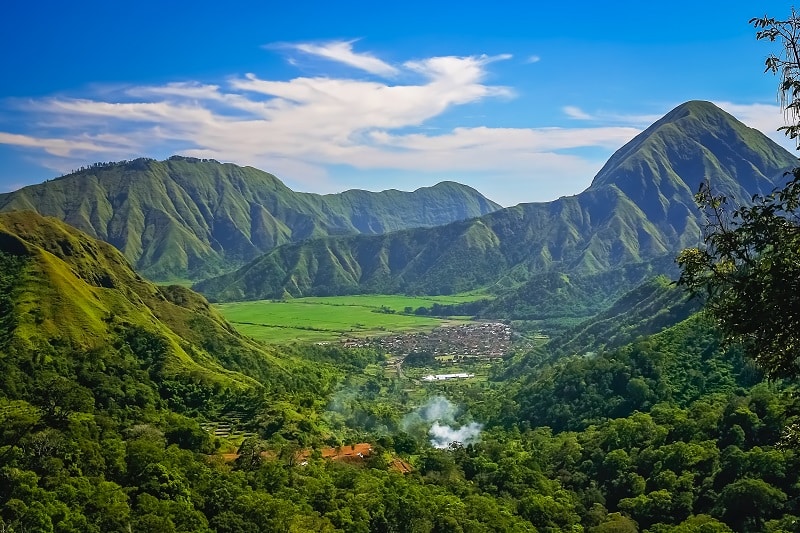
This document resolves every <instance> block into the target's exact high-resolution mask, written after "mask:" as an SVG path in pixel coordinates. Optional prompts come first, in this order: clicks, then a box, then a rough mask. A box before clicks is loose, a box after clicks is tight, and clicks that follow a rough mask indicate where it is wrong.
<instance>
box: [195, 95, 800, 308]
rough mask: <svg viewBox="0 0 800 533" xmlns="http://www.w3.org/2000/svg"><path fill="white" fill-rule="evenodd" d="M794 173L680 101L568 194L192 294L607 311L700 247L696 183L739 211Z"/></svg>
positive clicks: (266, 264)
mask: <svg viewBox="0 0 800 533" xmlns="http://www.w3.org/2000/svg"><path fill="white" fill-rule="evenodd" d="M796 164H797V159H796V158H795V157H794V156H793V155H792V154H791V153H789V152H788V151H786V150H785V149H783V148H781V147H780V146H779V145H777V144H776V143H774V142H773V141H771V140H770V139H769V138H767V137H766V136H765V135H763V134H762V133H760V132H759V131H757V130H755V129H752V128H749V127H747V126H745V125H744V124H742V123H741V122H740V121H738V120H737V119H735V118H734V117H733V116H731V115H730V114H728V113H726V112H724V111H723V110H721V109H719V108H718V107H717V106H715V105H714V104H712V103H710V102H704V101H691V102H687V103H684V104H682V105H680V106H678V107H677V108H675V109H673V110H672V111H670V112H669V113H668V114H666V115H665V116H664V117H663V118H661V119H660V120H658V121H657V122H656V123H654V124H653V125H652V126H650V127H649V128H647V129H646V130H645V131H643V132H642V133H641V134H639V135H638V136H636V137H635V138H634V139H633V140H632V141H630V142H629V143H628V144H626V145H625V146H623V147H622V148H621V149H619V150H618V151H617V152H616V153H615V154H614V155H613V156H612V157H611V158H610V159H609V161H608V162H607V163H606V165H605V166H604V167H603V168H602V169H601V170H600V172H599V173H598V174H597V175H596V176H595V178H594V180H593V181H592V183H591V185H590V186H589V187H588V188H587V189H586V190H585V191H583V192H582V193H580V194H577V195H574V196H569V197H562V198H559V199H557V200H555V201H552V202H543V203H528V204H520V205H517V206H515V207H510V208H506V209H502V210H499V211H495V212H493V213H490V214H487V215H483V216H481V217H476V218H472V219H469V220H464V221H458V222H453V223H451V224H448V225H444V226H438V227H433V228H415V229H408V230H402V231H396V232H392V233H386V234H382V235H369V236H368V235H350V236H329V237H324V238H320V239H315V240H312V241H305V242H301V243H293V244H286V245H282V246H278V247H276V248H275V249H273V250H271V251H270V252H268V253H266V254H265V255H263V256H262V257H259V258H257V259H255V260H253V261H252V262H250V263H249V264H247V265H245V266H243V267H242V268H241V269H239V270H237V271H235V272H231V273H228V274H225V275H222V276H219V277H216V278H212V279H209V280H205V281H203V282H200V283H198V284H197V285H196V289H197V290H199V291H201V292H203V293H204V294H206V295H207V296H208V297H210V298H213V299H217V300H242V299H259V298H282V297H286V296H295V297H296V296H308V295H331V294H347V293H368V292H386V293H394V292H405V293H425V294H447V293H455V292H460V291H465V290H471V289H475V288H478V287H487V286H488V287H490V288H492V289H493V290H494V291H496V292H498V293H499V294H501V295H503V298H504V299H499V300H496V301H495V302H494V303H493V304H492V305H494V306H498V305H502V306H503V309H505V311H506V313H505V314H509V313H508V310H509V309H511V310H512V312H511V314H512V315H513V314H514V312H515V311H514V310H517V311H519V310H520V308H524V307H526V306H527V307H528V308H530V307H540V308H541V307H542V306H545V307H546V306H547V305H548V304H553V305H557V302H558V301H559V299H560V300H563V299H564V298H563V297H560V296H559V294H562V296H563V293H564V291H569V290H582V291H583V292H585V293H586V294H587V295H588V296H587V297H586V299H587V300H589V299H594V300H598V299H600V300H602V301H605V302H608V303H610V302H611V301H613V299H614V298H616V297H619V296H620V295H621V294H622V293H623V292H625V291H626V290H628V289H630V288H631V287H632V286H634V285H635V284H638V283H640V282H642V281H644V280H645V279H647V278H648V277H651V276H652V275H655V274H659V273H663V272H665V271H669V269H670V268H672V266H673V257H674V255H675V253H676V252H677V251H679V250H680V249H682V248H684V247H687V246H691V245H696V244H697V243H698V241H699V237H700V233H701V225H702V223H703V222H702V220H701V216H700V213H699V212H698V209H697V208H696V206H695V203H694V194H695V193H696V191H697V190H698V187H699V185H700V184H701V183H702V182H704V181H707V182H708V183H709V184H710V185H711V187H712V188H713V190H714V191H715V192H717V193H721V194H724V195H726V196H728V197H730V198H732V199H733V200H734V201H736V202H747V201H749V199H750V198H751V196H752V195H753V194H754V193H765V192H769V191H771V190H772V189H773V188H775V187H776V186H777V185H782V184H783V180H784V178H783V176H784V172H785V171H786V170H788V169H790V168H792V167H793V166H796ZM576 281H580V283H582V284H583V285H584V286H586V285H589V286H591V288H592V289H593V290H594V292H595V293H597V294H590V293H592V291H587V290H585V287H584V288H581V287H578V286H576V285H575V283H576ZM580 283H579V285H580ZM545 289H547V290H545ZM598 296H599V297H600V298H598ZM548 299H549V302H548ZM573 304H574V302H573ZM597 310H598V309H596V308H595V309H592V310H591V312H596V311H597ZM535 312H536V311H535V310H531V309H528V310H527V311H525V310H522V311H519V312H518V313H517V314H518V315H520V316H517V317H516V318H524V317H526V316H528V317H529V315H530V313H535ZM586 314H589V312H588V311H587V313H586Z"/></svg>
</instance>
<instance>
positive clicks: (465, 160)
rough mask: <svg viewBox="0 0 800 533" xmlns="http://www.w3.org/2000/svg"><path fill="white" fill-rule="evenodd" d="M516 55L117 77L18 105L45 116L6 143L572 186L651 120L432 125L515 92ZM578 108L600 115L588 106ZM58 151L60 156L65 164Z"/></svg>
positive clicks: (303, 169) (281, 170)
mask: <svg viewBox="0 0 800 533" xmlns="http://www.w3.org/2000/svg"><path fill="white" fill-rule="evenodd" d="M329 44H330V43H329ZM319 46H322V45H319ZM337 46H338V47H336V46H327V48H325V49H326V50H329V51H330V50H333V51H334V52H335V53H337V54H339V55H338V56H337V57H340V58H348V57H350V56H348V55H347V53H349V52H348V50H350V51H351V48H349V47H350V44H347V46H345V45H343V44H342V43H339V45H337ZM309 50H316V52H319V53H320V54H321V50H317V49H313V48H310V49H309ZM334 52H331V53H332V54H333V53H334ZM309 53H312V52H309ZM353 55H354V56H358V58H360V59H359V61H362V60H363V59H364V58H365V57H366V58H368V57H371V56H369V55H365V54H353ZM510 57H511V56H509V55H498V56H486V55H479V56H466V57H456V56H447V57H431V58H423V59H417V60H414V61H407V62H405V63H403V64H402V65H401V66H400V67H399V70H398V72H399V73H401V74H402V76H398V77H397V79H401V78H402V79H403V80H416V81H407V82H405V83H384V82H378V81H370V80H358V79H349V78H333V77H297V78H293V79H289V80H273V79H264V78H262V77H259V76H257V75H255V74H246V75H243V76H233V77H231V78H229V79H227V80H226V81H225V82H223V83H220V84H208V83H203V82H200V81H195V82H175V83H167V84H164V85H159V86H137V87H115V88H111V89H106V90H104V91H103V92H102V93H100V95H99V96H95V97H91V98H90V97H82V98H65V97H50V98H45V99H41V100H33V101H29V102H28V103H27V104H26V105H25V106H17V107H18V109H17V110H18V111H20V112H22V113H25V114H27V116H28V117H29V120H27V121H26V123H27V124H30V125H31V127H30V128H29V129H27V130H26V131H25V132H24V133H11V132H7V133H0V143H2V144H8V145H15V146H19V147H23V148H27V149H28V150H33V151H36V150H38V151H40V152H44V153H46V154H50V155H51V156H53V157H55V156H58V157H62V158H64V160H65V161H64V165H63V166H68V167H69V168H76V167H77V166H80V163H78V164H76V161H78V162H80V161H81V160H83V162H84V164H85V163H90V162H93V161H97V160H110V159H127V158H133V157H139V156H142V155H147V156H159V155H168V154H169V153H181V154H185V155H194V156H197V157H210V158H214V159H218V160H221V161H233V162H236V163H239V164H249V165H252V166H256V167H258V168H263V169H265V170H267V171H270V172H273V173H275V174H277V175H278V176H280V177H282V178H283V179H288V180H289V181H290V182H292V185H293V186H295V187H296V186H297V185H299V187H300V188H301V189H304V190H312V191H317V192H333V191H336V190H341V188H342V187H339V186H337V182H336V181H335V179H334V178H333V177H332V175H331V169H332V168H337V169H341V168H343V167H344V168H352V169H354V170H355V171H358V172H369V171H373V170H374V171H402V172H405V173H407V174H408V175H409V176H414V175H423V174H424V175H426V176H431V175H435V176H437V177H441V178H442V179H444V178H447V179H460V176H461V175H470V176H473V177H474V176H483V177H486V178H487V179H488V177H493V178H494V182H497V183H500V181H499V180H500V178H502V179H506V178H507V179H510V180H516V181H517V182H518V183H523V182H524V183H525V184H526V188H527V189H532V188H535V187H536V185H534V183H538V182H541V188H542V189H545V188H547V187H550V185H549V184H545V183H544V182H546V181H553V180H554V179H555V178H558V181H559V183H561V184H562V185H563V184H564V183H574V182H577V181H581V180H582V181H585V182H588V180H589V179H590V178H591V176H592V175H593V173H594V172H595V171H596V170H597V169H598V168H599V166H600V164H602V161H600V160H594V159H587V158H585V157H580V156H578V155H576V154H575V153H574V150H575V149H580V148H585V147H594V148H599V149H600V150H601V151H611V150H613V149H615V148H617V147H619V146H621V145H622V144H624V143H625V142H626V141H628V140H630V139H631V138H632V137H633V136H634V135H636V134H637V133H638V132H639V128H638V127H631V126H630V125H629V124H625V123H622V125H619V126H610V127H609V126H604V127H585V128H497V127H488V126H479V127H456V128H451V129H445V130H440V129H436V128H430V126H431V125H432V124H431V121H432V120H433V119H435V118H436V117H439V116H440V115H442V114H443V113H445V112H447V111H448V110H451V109H453V108H456V107H458V106H464V105H468V104H472V103H478V102H482V101H485V100H487V99H491V98H509V97H512V96H513V91H512V89H510V88H508V87H504V86H499V85H492V84H489V83H487V82H486V78H487V68H488V66H489V65H490V64H491V63H493V62H495V61H501V60H507V59H509V58H510ZM373 59H375V61H377V62H378V63H375V62H369V61H363V62H362V63H360V64H361V65H362V66H361V68H362V69H364V70H369V69H372V71H376V72H377V71H378V70H381V69H382V68H383V69H384V70H386V69H385V68H384V67H380V64H381V63H382V62H381V61H380V60H378V59H377V58H373ZM341 60H342V61H344V59H341ZM350 60H353V61H355V60H354V59H353V58H350ZM344 62H346V61H344ZM364 65H366V66H364ZM400 69H402V70H400ZM386 72H388V71H386ZM565 112H566V113H567V114H571V115H572V116H585V117H590V115H589V114H588V113H584V112H583V111H581V110H580V109H579V108H577V107H571V108H565ZM53 157H51V162H50V164H49V165H50V166H56V165H55V163H56V162H54V161H53V160H52V159H53ZM410 180H411V178H410V179H409V181H410ZM427 184H429V183H427ZM404 185H405V184H404ZM420 185H423V184H420ZM474 185H475V186H478V188H479V189H480V190H482V191H484V190H485V189H486V188H487V187H484V185H480V186H479V185H478V184H477V183H474ZM492 187H494V185H492V186H490V187H488V189H491V188H492ZM371 188H384V187H381V186H372V187H371ZM497 189H498V193H497V194H496V195H495V196H494V199H496V200H497V201H500V202H503V203H505V204H511V203H517V202H519V201H526V200H531V199H532V198H530V197H529V196H527V194H525V195H522V196H520V194H519V192H517V191H513V190H510V189H509V188H508V187H505V189H503V187H500V186H499V185H498V186H497ZM570 190H571V192H577V190H576V189H574V188H573V189H570ZM556 192H557V194H563V193H566V192H569V191H565V190H563V189H562V190H558V191H556ZM503 196H505V197H503ZM490 197H492V195H490Z"/></svg>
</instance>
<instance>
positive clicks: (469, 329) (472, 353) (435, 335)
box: [344, 322, 511, 360]
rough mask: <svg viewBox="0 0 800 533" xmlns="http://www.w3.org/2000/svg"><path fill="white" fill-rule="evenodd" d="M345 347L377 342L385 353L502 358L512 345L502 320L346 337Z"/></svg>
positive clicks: (506, 326)
mask: <svg viewBox="0 0 800 533" xmlns="http://www.w3.org/2000/svg"><path fill="white" fill-rule="evenodd" d="M344 345H345V346H346V347H364V346H370V345H372V346H374V345H378V346H379V347H381V348H382V349H383V350H384V351H386V353H388V354H391V355H394V356H405V355H408V354H410V353H415V352H416V353H422V352H424V353H430V354H432V355H434V356H452V357H453V358H454V359H455V360H460V359H466V358H481V359H501V358H503V357H504V356H505V355H506V354H507V353H508V351H509V350H510V348H511V326H509V325H508V324H504V323H502V322H470V323H468V324H461V325H457V326H442V327H439V328H436V329H434V330H433V331H430V332H427V333H409V334H404V335H388V336H385V337H378V338H372V339H347V340H345V341H344Z"/></svg>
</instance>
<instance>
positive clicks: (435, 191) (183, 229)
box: [0, 156, 500, 280]
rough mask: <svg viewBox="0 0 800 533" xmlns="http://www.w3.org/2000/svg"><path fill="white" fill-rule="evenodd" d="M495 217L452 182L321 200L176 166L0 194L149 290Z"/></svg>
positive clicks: (115, 168) (149, 166) (109, 168)
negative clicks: (131, 270) (259, 261)
mask: <svg viewBox="0 0 800 533" xmlns="http://www.w3.org/2000/svg"><path fill="white" fill-rule="evenodd" d="M499 208H500V206H499V205H498V204H496V203H494V202H492V201H490V200H488V199H486V198H485V197H484V196H483V195H481V194H480V193H478V192H477V191H475V190H474V189H472V188H470V187H467V186H465V185H461V184H458V183H454V182H442V183H439V184H437V185H434V186H433V187H424V188H421V189H418V190H416V191H414V192H402V191H397V190H388V191H382V192H368V191H362V190H350V191H345V192H342V193H338V194H327V195H319V194H310V193H300V192H295V191H292V190H291V189H289V188H288V187H286V186H285V185H284V184H283V183H282V182H281V181H280V180H278V178H276V177H275V176H273V175H271V174H268V173H266V172H263V171H261V170H257V169H255V168H252V167H240V166H237V165H234V164H229V163H228V164H221V163H218V162H217V161H214V160H200V159H196V158H187V157H180V156H173V157H171V158H170V159H168V160H166V161H156V160H152V159H144V158H142V159H136V160H132V161H125V162H120V163H105V164H95V165H93V166H91V167H89V168H85V169H82V170H80V171H78V172H75V173H72V174H69V175H66V176H63V177H60V178H57V179H54V180H50V181H47V182H45V183H41V184H38V185H32V186H29V187H24V188H22V189H20V190H18V191H15V192H11V193H6V194H0V211H22V210H31V211H36V212H38V213H40V214H42V215H45V216H53V217H56V218H58V219H60V220H63V221H64V222H66V223H68V224H70V225H72V226H74V227H76V228H78V229H80V230H82V231H84V232H86V233H88V234H89V235H91V236H93V237H96V238H99V239H102V240H104V241H106V242H108V243H111V244H112V245H114V246H115V247H116V248H118V249H119V250H120V251H121V252H122V253H123V254H124V255H125V257H126V258H127V259H128V260H129V261H130V262H131V263H132V264H133V266H134V267H135V268H136V270H137V271H138V272H140V273H141V274H142V275H144V276H146V277H148V278H150V279H154V280H170V279H200V278H203V277H207V276H209V275H211V274H218V273H220V272H225V271H228V270H232V269H233V268H234V267H236V266H239V265H242V264H243V263H244V262H246V261H248V260H251V259H254V258H255V257H257V256H259V255H261V254H262V253H264V252H267V251H269V250H271V249H272V248H274V247H276V246H279V245H281V244H286V243H291V242H296V241H301V240H305V239H311V238H318V237H324V236H328V235H345V234H357V233H368V234H376V233H384V232H388V231H394V230H399V229H404V228H411V227H425V226H437V225H441V224H446V223H448V222H453V221H456V220H462V219H467V218H471V217H475V216H478V215H483V214H486V213H489V212H491V211H495V210H497V209H499Z"/></svg>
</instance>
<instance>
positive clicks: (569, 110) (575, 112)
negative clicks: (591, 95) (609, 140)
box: [563, 105, 594, 120]
mask: <svg viewBox="0 0 800 533" xmlns="http://www.w3.org/2000/svg"><path fill="white" fill-rule="evenodd" d="M563 111H564V113H565V114H566V115H567V116H568V117H569V118H574V119H577V120H593V119H594V117H593V116H592V115H590V114H589V113H587V112H585V111H583V110H582V109H581V108H580V107H576V106H573V105H568V106H564V109H563Z"/></svg>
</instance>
